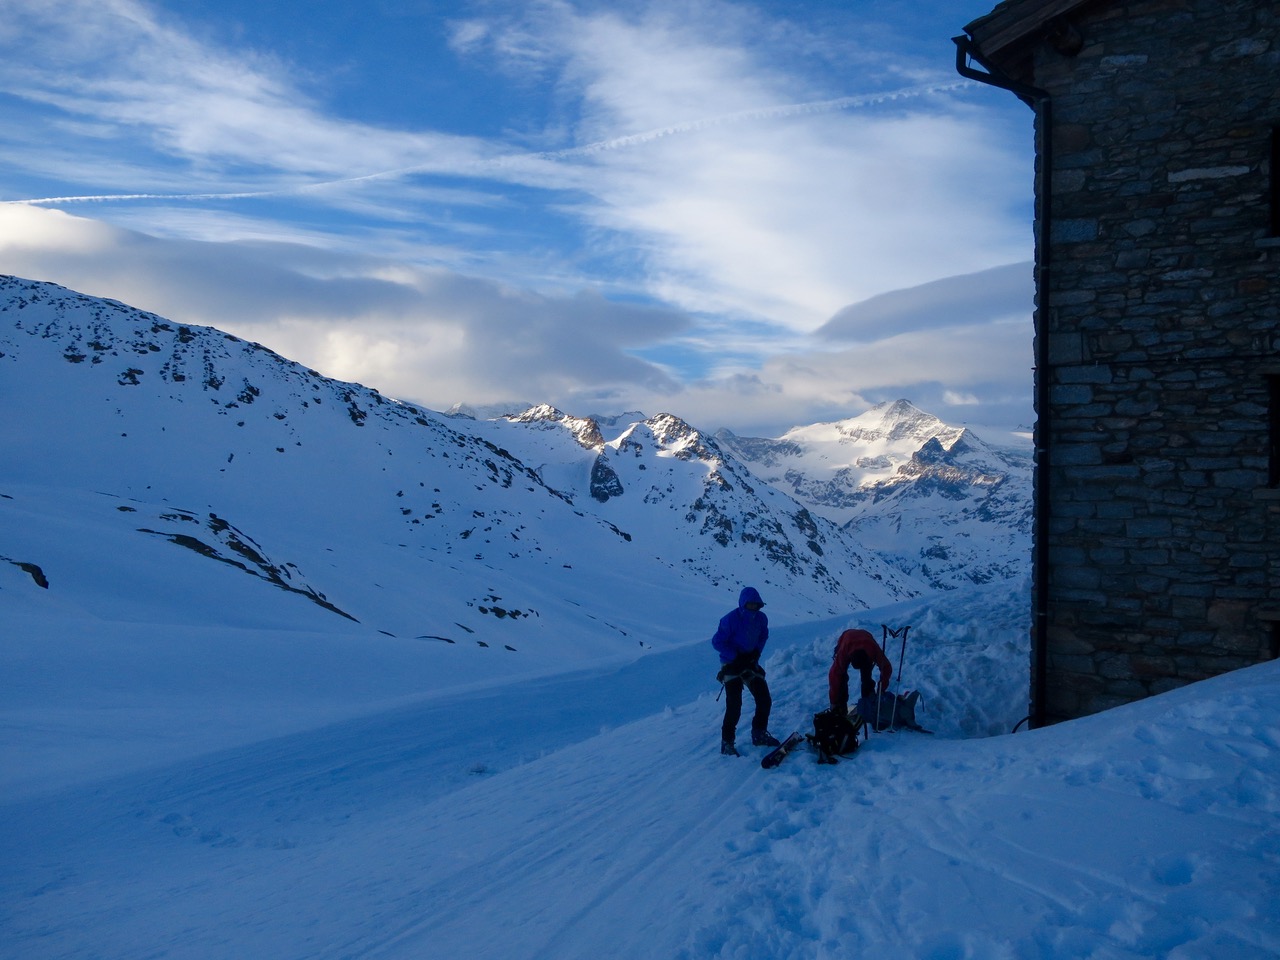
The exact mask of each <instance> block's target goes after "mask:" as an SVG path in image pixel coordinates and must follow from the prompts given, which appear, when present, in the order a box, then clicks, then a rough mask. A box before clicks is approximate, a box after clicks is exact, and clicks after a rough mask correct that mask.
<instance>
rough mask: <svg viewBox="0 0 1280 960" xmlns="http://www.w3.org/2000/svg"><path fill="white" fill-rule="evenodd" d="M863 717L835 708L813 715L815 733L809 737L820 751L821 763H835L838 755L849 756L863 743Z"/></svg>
mask: <svg viewBox="0 0 1280 960" xmlns="http://www.w3.org/2000/svg"><path fill="white" fill-rule="evenodd" d="M862 727H863V722H862V718H861V717H860V716H858V715H857V714H854V715H853V716H852V717H848V716H845V715H843V714H840V713H837V712H835V711H834V710H830V709H828V710H823V711H822V712H821V713H815V714H814V715H813V733H812V734H811V735H810V736H809V737H808V740H809V742H810V743H812V744H813V746H814V749H816V750H817V751H818V762H819V763H835V762H836V757H847V756H849V755H850V754H852V753H854V752H856V751H857V749H858V747H859V746H860V745H861V742H860V739H859V737H860V735H861V733H862Z"/></svg>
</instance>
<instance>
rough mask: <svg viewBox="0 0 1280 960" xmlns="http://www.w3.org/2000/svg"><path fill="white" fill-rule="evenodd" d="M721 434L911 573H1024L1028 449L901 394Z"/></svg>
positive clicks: (959, 581) (955, 576)
mask: <svg viewBox="0 0 1280 960" xmlns="http://www.w3.org/2000/svg"><path fill="white" fill-rule="evenodd" d="M716 439H717V440H718V441H719V443H720V445H721V446H722V447H724V448H725V449H727V450H730V451H732V452H734V453H735V454H736V455H737V456H738V457H739V458H740V459H741V460H742V461H743V462H745V463H746V464H747V466H748V467H749V468H750V469H751V470H752V472H754V473H755V474H756V475H758V476H759V477H761V479H763V480H765V481H766V482H768V483H770V484H772V485H773V486H775V487H777V488H778V489H781V490H785V491H786V492H787V493H789V494H790V495H791V496H793V497H794V498H795V499H796V500H797V501H799V502H800V503H803V504H805V505H806V506H807V507H808V508H809V509H810V510H811V511H813V512H814V513H816V514H820V515H822V516H824V517H827V518H828V519H830V520H833V521H835V522H837V523H840V524H841V525H842V527H843V529H844V530H845V531H846V532H848V533H850V534H851V535H852V536H853V537H854V539H855V540H856V541H857V542H858V543H860V544H861V545H862V546H864V547H866V548H868V549H869V550H871V551H874V552H875V553H876V554H878V555H879V556H880V557H881V558H883V559H884V560H886V562H888V563H890V564H892V565H893V566H894V567H896V568H897V569H899V570H901V571H902V572H904V573H906V574H908V575H909V576H912V577H915V578H918V579H921V580H923V581H925V582H926V583H928V584H929V585H931V586H933V587H938V588H942V589H949V588H952V587H958V586H963V585H965V584H969V583H989V582H992V581H996V580H1006V579H1012V578H1016V577H1019V576H1023V575H1025V574H1026V572H1027V569H1028V564H1029V559H1030V540H1031V509H1032V500H1031V476H1032V461H1031V457H1030V450H1029V448H1022V449H1016V448H1008V447H1003V448H1001V447H995V446H992V445H989V444H987V443H985V442H984V441H983V440H982V439H980V438H979V437H978V436H976V435H975V434H974V433H973V431H971V430H968V429H966V428H964V427H953V426H949V425H947V424H945V423H943V422H942V421H941V420H939V419H938V418H937V417H935V416H933V415H931V414H928V413H925V412H923V411H921V410H919V409H917V408H916V407H914V406H913V405H912V404H911V403H910V402H908V401H906V400H898V401H896V402H894V403H882V404H879V405H878V406H876V407H873V408H872V409H871V410H868V411H867V412H866V413H864V414H862V415H861V416H858V417H853V418H851V419H848V420H841V421H838V422H836V423H819V424H814V425H812V426H806V427H796V428H794V429H792V430H789V431H787V433H785V434H784V435H783V436H781V437H779V438H777V439H774V440H769V439H760V438H753V437H738V436H735V435H734V434H732V433H730V432H728V431H726V430H721V431H720V432H719V433H717V434H716Z"/></svg>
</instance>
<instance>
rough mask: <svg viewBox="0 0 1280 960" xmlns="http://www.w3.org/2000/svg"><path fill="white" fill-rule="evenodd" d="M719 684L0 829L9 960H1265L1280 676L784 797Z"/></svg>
mask: <svg viewBox="0 0 1280 960" xmlns="http://www.w3.org/2000/svg"><path fill="white" fill-rule="evenodd" d="M828 633H830V630H829V628H826V629H822V630H817V629H814V630H811V631H810V635H806V634H805V633H804V632H803V631H795V632H794V633H793V636H792V637H791V640H790V643H789V644H788V643H786V642H781V643H779V645H778V649H777V650H776V651H775V654H774V656H773V658H771V659H770V660H768V661H766V662H767V665H768V667H769V670H770V678H771V682H772V684H773V686H774V691H775V702H776V705H777V706H776V709H777V713H776V714H775V716H776V717H777V719H779V720H787V721H790V720H792V719H794V718H795V717H796V716H797V715H799V716H805V715H807V714H806V712H807V711H808V710H809V709H810V708H811V707H813V708H816V707H818V706H820V705H821V704H820V703H819V702H815V701H820V700H821V694H822V686H823V685H822V678H821V674H820V671H818V670H817V669H816V667H815V664H816V665H817V666H820V663H818V662H817V661H816V656H817V651H821V650H822V649H824V648H825V643H824V642H823V641H822V640H821V639H814V637H819V638H820V637H825V636H826V634H828ZM810 648H813V649H812V651H811V649H810ZM711 666H713V662H712V660H711V657H710V655H709V653H708V650H707V649H703V648H702V646H701V645H697V646H693V647H689V648H685V649H680V650H676V651H672V652H670V653H667V654H662V655H655V656H652V657H647V658H644V659H642V660H640V661H637V662H636V663H635V664H632V665H630V666H628V667H625V668H622V669H618V668H616V667H613V668H607V669H597V670H594V671H582V672H580V673H578V674H574V675H572V676H569V677H561V678H552V679H541V680H533V681H526V682H524V683H519V684H511V685H508V686H506V687H503V688H501V689H499V690H493V691H487V692H482V693H473V694H468V695H457V696H454V697H452V698H444V699H442V700H440V701H428V702H425V703H423V704H421V705H415V706H411V707H402V708H399V709H396V710H392V711H387V712H385V713H382V714H378V715H376V716H372V717H367V718H364V719H361V720H358V721H351V722H347V723H342V724H334V725H331V726H329V727H325V728H322V729H319V730H314V731H310V732H308V733H305V734H299V735H296V736H292V737H285V738H280V739H277V740H273V741H268V742H265V743H260V744H254V745H250V746H247V747H243V748H238V749H236V750H230V751H225V752H223V753H221V754H217V755H214V756H211V757H204V758H195V759H193V760H192V761H190V762H185V763H179V764H176V765H173V766H171V767H169V768H167V769H164V770H161V771H152V772H150V773H147V774H134V775H130V776H127V777H124V778H121V779H119V780H117V781H114V782H106V783H99V784H96V785H91V786H86V787H81V788H76V789H71V790H65V791H62V792H60V793H57V794H55V795H52V796H47V797H43V798H41V799H39V800H36V801H29V802H26V803H18V804H9V805H7V806H6V807H4V808H2V809H0V816H2V817H3V822H4V823H5V825H6V828H5V832H4V835H3V844H4V849H3V850H2V851H0V854H3V862H4V863H5V865H6V866H5V869H4V873H3V878H2V880H0V889H3V894H4V896H3V902H4V903H5V904H6V907H5V909H4V915H3V918H4V922H3V924H2V925H0V944H4V945H5V950H6V955H9V956H14V957H22V958H24V960H42V958H50V960H52V958H55V957H56V958H64V960H73V958H86V960H87V958H122V960H123V958H129V960H134V958H145V957H181V958H206V957H207V958H214V957H228V956H254V957H268V956H269V957H272V958H278V960H290V958H299V960H300V958H304V957H306V958H324V960H339V958H344V960H347V958H350V960H355V958H361V960H365V958H368V960H373V958H387V960H397V958H442V960H443V958H453V957H460V956H466V957H476V958H487V957H495V958H497V957H503V958H510V957H521V958H530V960H535V958H539V960H542V958H565V960H572V958H588V957H591V958H599V957H604V956H608V957H628V958H676V960H695V958H706V957H732V958H749V960H757V958H758V960H766V958H769V960H778V958H796V960H800V958H826V957H831V958H835V957H845V956H848V955H850V952H851V951H855V952H859V951H875V950H883V949H892V950H895V951H896V952H898V953H899V954H901V955H906V956H912V957H920V958H926V960H948V958H958V957H973V958H1011V957H1043V958H1068V957H1081V956H1098V957H1108V958H1113V957H1114V958H1125V957H1151V956H1159V957H1188V958H1190V957H1264V956H1275V955H1276V954H1277V953H1278V952H1280V925H1278V924H1277V920H1276V918H1275V914H1274V909H1273V908H1272V906H1271V905H1270V903H1269V901H1267V900H1266V892H1267V891H1268V890H1270V891H1271V892H1274V890H1275V888H1276V885H1277V882H1278V878H1280V833H1278V831H1277V826H1276V824H1277V822H1278V817H1277V815H1278V814H1280V786H1278V785H1277V778H1276V768H1277V760H1276V755H1277V750H1278V749H1280V724H1277V722H1276V720H1275V717H1276V716H1280V710H1277V707H1280V695H1278V694H1277V687H1278V685H1277V684H1276V683H1275V681H1274V680H1271V682H1270V683H1269V684H1267V683H1264V682H1262V680H1263V679H1265V678H1271V677H1274V676H1275V673H1276V671H1275V670H1274V669H1272V668H1270V667H1269V666H1268V667H1265V668H1259V669H1257V670H1255V671H1253V672H1251V673H1250V676H1251V677H1257V678H1259V679H1258V680H1257V681H1255V682H1254V683H1252V684H1247V683H1246V684H1240V687H1239V690H1238V692H1237V693H1236V694H1235V695H1234V696H1233V698H1232V700H1231V701H1230V707H1229V708H1227V709H1225V710H1224V709H1223V708H1221V707H1219V708H1217V709H1215V710H1213V711H1208V710H1206V709H1205V708H1203V707H1202V706H1201V704H1200V703H1199V701H1197V700H1196V699H1195V697H1194V696H1193V695H1192V692H1191V691H1180V692H1179V693H1178V694H1174V695H1168V696H1166V697H1163V698H1158V700H1159V701H1160V702H1158V703H1157V702H1148V703H1146V704H1141V705H1137V706H1136V707H1134V708H1129V710H1128V711H1127V712H1125V711H1121V712H1122V713H1126V715H1127V716H1137V717H1138V718H1139V719H1138V720H1137V721H1136V722H1135V721H1133V720H1129V721H1127V722H1126V723H1124V724H1118V723H1117V722H1116V721H1115V720H1114V719H1108V718H1106V717H1098V718H1090V719H1089V720H1086V721H1079V722H1076V723H1073V724H1068V725H1063V726H1060V727H1055V728H1051V729H1049V730H1045V731H1036V732H1034V733H1022V734H1018V735H1016V736H1012V737H1008V736H1006V737H993V738H987V739H979V740H957V739H950V738H944V737H941V736H936V737H929V736H924V735H919V734H912V733H896V734H881V735H875V736H873V737H872V738H871V740H870V741H869V742H868V743H867V744H866V745H865V746H864V747H863V749H862V750H861V751H860V752H859V753H858V754H857V755H856V756H855V757H853V758H850V759H847V760H845V761H842V762H841V763H840V764H838V765H837V766H835V767H823V766H819V765H817V764H815V763H814V762H813V756H812V754H811V753H809V752H808V751H807V750H800V751H797V753H796V754H794V755H793V756H792V757H790V758H788V759H787V761H786V762H784V764H783V765H782V766H781V767H780V768H778V769H777V770H774V771H763V770H761V769H760V768H759V765H758V761H759V758H760V756H762V755H763V753H764V751H763V750H762V749H760V748H747V749H746V750H745V751H744V753H745V754H746V755H745V756H744V757H743V758H741V759H733V758H722V757H720V756H719V755H718V753H717V730H718V723H719V717H720V712H721V709H722V704H721V703H719V702H717V701H716V700H715V698H714V696H713V695H711V694H706V693H703V694H702V695H701V696H699V695H698V691H699V690H705V689H706V687H707V686H708V682H707V678H706V673H707V672H708V668H709V667H711ZM804 667H807V669H801V668H804ZM1267 670H1269V671H1270V672H1269V673H1267V672H1264V671H1267ZM1179 694H1184V695H1181V696H1180V695H1179ZM446 701H447V702H446ZM571 705H572V709H569V708H570V706H571ZM749 715H750V698H748V699H747V704H746V710H745V711H744V719H743V726H744V727H745V725H746V723H747V718H748V717H749ZM922 719H925V720H928V719H929V718H928V717H927V716H925V717H923V718H922ZM548 730H550V731H553V732H554V734H553V737H554V739H555V741H556V742H548V737H547V733H546V731H548ZM775 730H782V728H781V727H780V726H777V725H776V724H775ZM1260 892H1261V894H1262V896H1261V897H1260ZM141 931H145V938H146V939H145V942H139V935H140V932H141Z"/></svg>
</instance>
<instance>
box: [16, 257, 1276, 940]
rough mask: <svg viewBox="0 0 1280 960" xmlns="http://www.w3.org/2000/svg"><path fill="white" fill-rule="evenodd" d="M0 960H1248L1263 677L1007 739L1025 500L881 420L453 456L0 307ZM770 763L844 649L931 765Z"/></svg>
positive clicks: (211, 340) (1268, 872)
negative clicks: (739, 708)
mask: <svg viewBox="0 0 1280 960" xmlns="http://www.w3.org/2000/svg"><path fill="white" fill-rule="evenodd" d="M0 405H2V406H3V410H4V411H5V414H6V415H5V416H4V418H3V419H2V420H0V450H3V457H2V459H0V616H2V617H3V631H2V635H0V730H3V739H2V742H0V751H2V752H0V784H2V785H3V793H2V794H0V798H2V799H0V807H2V809H0V824H2V826H0V864H3V866H0V953H2V954H3V955H5V956H13V957H22V958H24V960H37V958H59V960H68V958H91V957H93V958H113V960H115V958H119V960H126V958H127V960H133V958H140V957H153V956H154V957H171V958H184V960H185V958H215V957H217V958H222V957H262V958H268V957H269V958H272V960H289V958H312V957H317V958H320V957H323V958H339V957H343V958H353V957H368V958H374V957H380V958H414V960H420V958H455V957H463V956H466V957H477V958H487V957H494V958H497V957H502V958H504V960H511V958H525V957H528V958H534V957H546V958H574V957H583V958H587V957H592V958H598V957H618V958H642V957H643V958H650V957H652V958H689V960H695V958H710V957H749V958H761V960H764V958H769V960H778V958H819V957H836V956H840V957H844V956H850V955H854V954H858V953H864V952H874V951H875V950H879V949H893V950H895V951H897V952H898V953H900V954H902V955H905V956H912V957H922V958H923V957H927V958H939V960H941V958H951V957H955V958H960V957H973V958H979V957H981V958H986V957H991V958H996V957H1011V956H1038V957H1045V958H1069V957H1071V958H1073V957H1081V956H1098V957H1117V958H1120V957H1177V956H1180V957H1188V958H1190V957H1264V956H1276V955H1280V920H1277V918H1276V916H1275V911H1274V909H1273V908H1272V906H1271V905H1272V904H1273V903H1274V900H1275V896H1276V893H1277V890H1278V889H1280V828H1278V827H1277V824H1278V823H1280V817H1278V816H1277V815H1278V814H1280V722H1277V720H1276V718H1277V717H1278V716H1280V709H1278V708H1280V673H1278V672H1277V671H1276V669H1275V665H1274V664H1267V665H1263V666H1261V667H1257V668H1254V669H1251V670H1247V671H1241V672H1240V673H1239V674H1236V675H1231V676H1227V677H1221V678H1218V679H1216V680H1213V681H1207V682H1205V683H1201V684H1197V685H1195V686H1194V687H1189V688H1184V689H1182V690H1178V691H1174V692H1173V693H1171V694H1168V695H1165V696H1162V697H1157V698H1153V699H1152V700H1150V701H1147V702H1144V703H1141V704H1136V705H1133V706H1131V707H1127V708H1124V709H1121V710H1116V711H1111V712H1110V713H1109V714H1107V715H1102V716H1098V717H1093V718H1088V719H1087V720H1082V721H1076V722H1074V723H1070V724H1064V725H1061V726H1059V727H1055V728H1050V729H1048V730H1043V731H1030V732H1028V731H1026V730H1025V729H1024V730H1022V731H1021V732H1019V733H1017V734H1013V735H1010V733H1009V732H1010V731H1011V730H1012V729H1013V728H1014V727H1015V726H1016V725H1017V724H1018V722H1019V721H1020V720H1021V719H1022V718H1023V716H1024V715H1025V713H1026V706H1027V704H1026V696H1027V688H1028V677H1027V674H1028V649H1027V634H1028V607H1029V600H1028V592H1029V591H1028V584H1027V568H1026V556H1027V553H1028V551H1029V544H1030V534H1029V529H1030V460H1029V455H1028V451H1027V450H1026V449H1025V448H1019V447H1017V446H1015V445H1012V444H1000V445H995V444H993V443H992V442H991V441H990V439H989V438H983V437H980V436H978V435H977V434H976V432H975V431H973V430H970V429H966V428H961V427H954V426H950V425H947V424H944V423H942V422H941V421H938V420H936V418H933V417H931V416H930V415H929V414H927V413H925V412H923V411H920V410H917V409H916V408H914V407H913V406H911V405H910V404H909V403H908V402H906V401H899V402H897V403H892V404H885V405H882V406H881V407H878V408H876V409H874V410H872V411H869V412H867V413H865V414H863V415H861V416H860V417H856V418H852V419H850V420H846V421H841V422H839V423H833V424H818V425H812V426H807V427H797V428H795V429H794V430H792V431H790V432H789V433H788V434H786V435H785V436H783V437H780V438H772V439H765V438H748V437H738V436H734V435H733V434H729V433H727V432H724V431H721V432H719V433H715V434H712V433H706V432H703V430H701V429H699V427H697V426H695V425H692V424H689V423H686V422H684V421H683V420H681V419H680V418H679V417H678V416H677V415H675V414H674V413H670V412H659V413H657V414H654V415H651V416H645V415H628V416H623V417H619V418H616V419H614V418H611V417H606V416H592V417H587V416H580V415H577V414H575V413H574V412H562V411H559V410H556V409H554V408H552V407H548V406H532V407H530V408H528V409H526V410H523V411H512V412H511V413H512V415H510V416H505V417H502V416H496V417H494V418H492V419H471V418H468V417H465V416H460V415H453V416H450V415H446V414H442V413H436V412H433V411H429V410H426V409H422V408H419V407H415V406H414V405H412V404H407V403H403V402H399V401H397V400H393V399H390V398H387V397H384V396H382V395H381V394H380V393H378V392H377V391H376V390H374V389H371V388H368V387H364V386H360V385H356V384H349V383H342V382H338V381H335V380H331V379H328V378H326V377H324V376H322V375H320V374H319V373H317V372H315V371H312V370H308V369H306V368H304V367H302V366H300V365H298V364H295V363H292V362H290V361H288V360H286V359H284V358H282V357H280V356H278V355H276V354H275V353H273V352H271V351H270V350H268V349H266V348H264V347H261V346H259V345H256V344H251V343H246V342H244V341H242V340H239V339H237V338H235V337H232V336H229V335H227V334H225V333H222V332H220V331H217V330H212V329H210V328H205V327H197V326H192V325H185V324H182V323H179V322H175V321H172V320H168V319H165V318H161V317H156V316H154V315H151V314H147V313H144V312H141V311H138V310H135V309H133V308H131V307H128V306H125V305H122V304H118V303H114V302H112V301H105V300H101V299H97V298H94V297H88V296H84V295H80V294H77V293H74V292H72V291H69V290H65V289H63V288H60V287H57V286H54V285H52V284H45V283H40V282H36V281H31V280H22V279H18V278H0ZM743 583H752V584H753V585H755V586H757V587H758V588H759V589H760V590H761V592H762V593H763V594H764V596H765V599H766V601H767V602H768V606H767V608H766V610H767V612H768V614H769V616H770V619H771V624H772V627H773V629H772V637H771V641H770V647H769V649H768V651H767V653H766V660H765V666H766V668H767V669H768V671H769V678H770V683H771V685H772V687H773V691H774V700H775V713H774V717H775V720H774V723H773V724H772V726H773V727H774V730H775V732H776V733H780V734H785V733H786V732H789V731H790V730H791V729H795V728H803V727H805V726H806V724H807V723H808V722H809V721H810V720H811V717H812V714H813V712H814V711H815V710H818V709H821V708H822V706H823V705H824V700H825V682H826V681H825V675H826V669H827V665H828V663H829V658H830V651H831V645H832V643H833V641H834V638H835V637H836V636H837V635H838V634H839V632H840V631H841V630H842V629H844V628H845V627H847V626H862V627H865V628H867V629H870V630H872V631H873V632H874V633H875V634H876V636H877V637H879V636H881V629H882V625H887V626H893V627H898V626H902V625H907V624H910V625H911V633H910V641H909V645H907V644H905V643H904V645H903V647H902V649H901V651H899V650H898V649H897V648H896V647H893V648H890V649H889V653H890V655H891V658H892V659H893V661H894V665H895V668H897V667H899V666H902V670H901V674H902V682H904V683H905V684H906V685H907V687H909V688H911V689H918V690H920V691H921V692H922V695H923V699H922V708H921V720H922V722H924V724H925V726H926V727H928V728H929V729H930V730H932V731H934V732H933V734H932V735H921V734H912V733H894V734H883V735H878V736H875V737H873V738H872V739H871V740H869V741H868V742H867V743H866V745H865V746H864V747H863V748H862V749H861V750H860V751H859V753H858V754H857V755H856V756H855V757H852V758H849V759H847V760H845V761H843V762H841V763H840V764H838V765H836V766H834V767H826V766H818V765H816V764H814V762H813V758H812V756H811V755H807V754H806V753H805V752H804V751H801V752H798V753H797V754H795V755H794V756H793V757H792V758H789V759H788V760H787V761H786V763H785V764H784V765H783V766H782V767H780V768H779V769H778V770H775V771H767V772H766V771H762V770H761V769H760V768H759V764H758V763H757V762H756V760H757V759H758V757H757V756H756V755H755V754H751V755H750V756H748V757H746V758H743V759H732V758H722V757H720V756H719V755H718V753H716V741H717V739H718V732H717V728H718V723H719V715H720V712H721V710H722V703H721V702H719V701H718V700H717V693H718V692H719V690H718V686H717V685H716V683H715V681H714V674H715V666H716V664H715V658H714V654H713V653H712V651H711V650H710V647H709V645H708V643H707V639H708V638H709V637H710V635H711V633H712V631H713V630H714V627H715V623H716V620H717V618H718V617H719V616H720V615H721V614H723V613H724V612H726V611H727V610H728V609H729V608H730V607H731V606H732V605H733V604H734V602H735V601H736V596H737V592H738V588H739V587H740V586H741V585H742V584H743Z"/></svg>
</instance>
